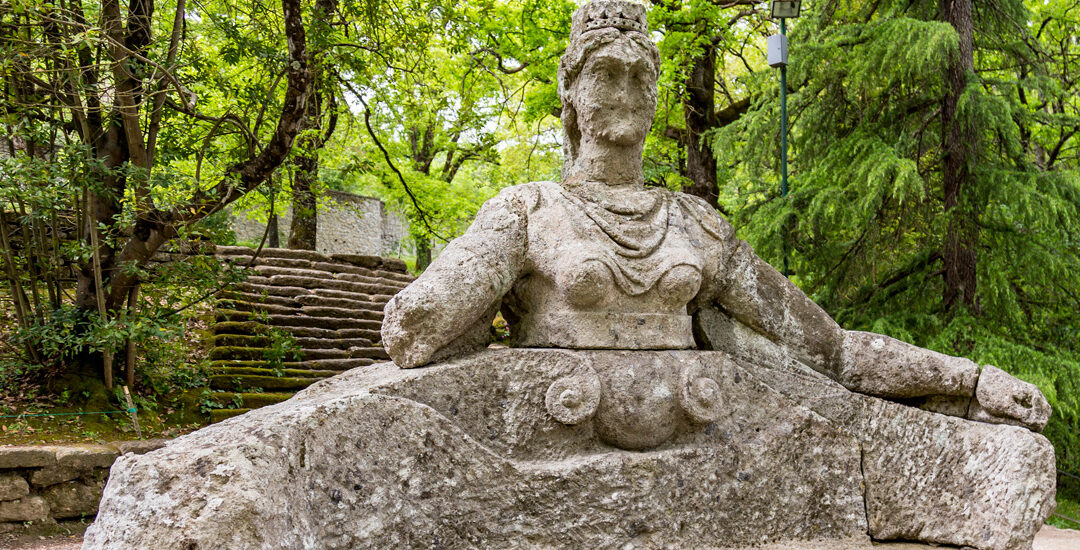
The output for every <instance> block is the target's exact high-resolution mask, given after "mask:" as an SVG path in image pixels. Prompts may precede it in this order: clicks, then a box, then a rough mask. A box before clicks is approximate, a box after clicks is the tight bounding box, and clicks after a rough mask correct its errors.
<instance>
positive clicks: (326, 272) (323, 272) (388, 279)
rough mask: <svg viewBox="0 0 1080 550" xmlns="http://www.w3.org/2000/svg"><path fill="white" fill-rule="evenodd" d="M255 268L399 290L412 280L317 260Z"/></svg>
mask: <svg viewBox="0 0 1080 550" xmlns="http://www.w3.org/2000/svg"><path fill="white" fill-rule="evenodd" d="M254 269H255V271H256V272H257V274H258V276H261V277H274V276H278V275H280V276H291V277H306V278H314V279H323V280H332V279H337V280H342V281H350V282H354V283H363V284H369V285H383V286H387V287H393V288H396V289H399V290H400V289H402V288H405V287H406V286H408V284H409V283H411V282H412V280H411V277H408V276H405V277H404V278H403V277H402V276H401V275H397V276H393V277H392V276H391V275H393V274H391V273H386V272H383V273H380V272H373V271H369V270H364V269H361V268H358V267H351V266H348V265H337V264H330V263H326V262H315V263H313V264H311V267H310V268H296V267H281V266H272V265H258V266H256V267H255V268H254Z"/></svg>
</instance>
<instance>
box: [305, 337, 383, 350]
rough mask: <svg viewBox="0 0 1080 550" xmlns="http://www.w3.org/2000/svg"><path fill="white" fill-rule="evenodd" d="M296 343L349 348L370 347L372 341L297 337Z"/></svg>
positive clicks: (309, 345)
mask: <svg viewBox="0 0 1080 550" xmlns="http://www.w3.org/2000/svg"><path fill="white" fill-rule="evenodd" d="M296 344H297V345H298V346H301V347H303V348H310V349H328V348H330V349H350V348H355V347H371V345H372V344H374V342H372V341H371V340H368V339H367V338H297V339H296Z"/></svg>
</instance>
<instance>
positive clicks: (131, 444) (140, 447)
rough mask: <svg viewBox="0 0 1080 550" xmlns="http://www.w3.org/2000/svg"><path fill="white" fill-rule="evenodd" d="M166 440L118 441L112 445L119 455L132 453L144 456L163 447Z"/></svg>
mask: <svg viewBox="0 0 1080 550" xmlns="http://www.w3.org/2000/svg"><path fill="white" fill-rule="evenodd" d="M168 442H169V440H168V439H164V438H160V437H158V438H154V439H142V440H136V441H120V442H118V443H115V444H113V446H114V448H116V450H117V451H119V453H120V454H127V453H134V454H137V455H141V454H146V453H148V452H150V451H156V450H158V449H160V448H162V447H164V446H165V444H166V443H168Z"/></svg>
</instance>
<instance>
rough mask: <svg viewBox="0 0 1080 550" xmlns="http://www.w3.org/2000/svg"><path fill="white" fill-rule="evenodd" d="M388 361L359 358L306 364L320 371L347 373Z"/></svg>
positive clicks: (308, 362) (321, 360)
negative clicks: (350, 370)
mask: <svg viewBox="0 0 1080 550" xmlns="http://www.w3.org/2000/svg"><path fill="white" fill-rule="evenodd" d="M384 360H388V358H377V359H376V358H366V357H357V358H352V359H319V360H317V361H307V362H306V363H305V364H306V365H309V366H310V367H311V368H313V369H320V370H334V371H338V372H341V371H347V370H349V369H355V368H359V367H367V366H370V365H374V364H375V363H377V362H381V361H384Z"/></svg>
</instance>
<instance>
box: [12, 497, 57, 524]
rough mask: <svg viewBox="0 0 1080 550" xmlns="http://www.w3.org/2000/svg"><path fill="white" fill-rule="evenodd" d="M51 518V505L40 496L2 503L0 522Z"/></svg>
mask: <svg viewBox="0 0 1080 550" xmlns="http://www.w3.org/2000/svg"><path fill="white" fill-rule="evenodd" d="M48 517H49V503H47V502H45V499H43V498H41V497H39V496H29V497H24V498H21V499H19V500H8V501H3V502H0V521H39V520H43V519H45V518H48Z"/></svg>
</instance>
